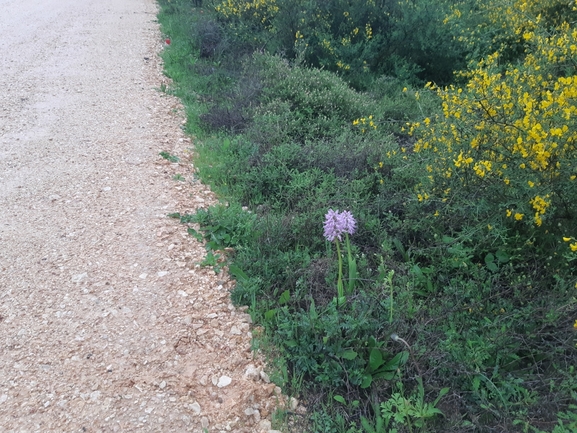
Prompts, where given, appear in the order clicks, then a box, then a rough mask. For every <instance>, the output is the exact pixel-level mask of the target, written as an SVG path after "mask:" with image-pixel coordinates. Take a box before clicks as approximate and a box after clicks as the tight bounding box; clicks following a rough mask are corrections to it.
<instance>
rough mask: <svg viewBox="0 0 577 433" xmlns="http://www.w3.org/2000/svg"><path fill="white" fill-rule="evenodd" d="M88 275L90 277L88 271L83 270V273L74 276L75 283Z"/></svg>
mask: <svg viewBox="0 0 577 433" xmlns="http://www.w3.org/2000/svg"><path fill="white" fill-rule="evenodd" d="M86 277H88V273H86V272H83V273H82V274H77V275H74V276H72V282H73V283H79V282H81V281H82V280H83V279H84V278H86Z"/></svg>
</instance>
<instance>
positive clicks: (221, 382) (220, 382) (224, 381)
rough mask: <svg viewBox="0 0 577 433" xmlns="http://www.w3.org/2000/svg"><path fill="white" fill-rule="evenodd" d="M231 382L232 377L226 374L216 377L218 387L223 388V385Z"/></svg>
mask: <svg viewBox="0 0 577 433" xmlns="http://www.w3.org/2000/svg"><path fill="white" fill-rule="evenodd" d="M231 382H232V379H231V378H230V377H228V376H221V377H220V379H218V383H217V384H216V386H217V387H219V388H224V387H225V386H228V385H230V384H231Z"/></svg>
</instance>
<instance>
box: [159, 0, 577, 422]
mask: <svg viewBox="0 0 577 433" xmlns="http://www.w3.org/2000/svg"><path fill="white" fill-rule="evenodd" d="M159 3H160V5H161V12H160V14H159V19H160V22H161V25H162V29H163V31H164V33H165V34H166V35H167V36H169V37H170V39H171V44H170V45H169V46H167V47H166V50H165V52H164V60H165V68H166V74H167V75H168V76H169V77H171V78H172V79H173V80H174V85H173V87H171V88H170V89H167V91H170V92H173V93H174V94H176V95H177V96H179V97H180V98H181V99H182V100H183V102H184V104H185V106H186V110H187V114H188V123H187V128H188V132H190V133H191V134H194V135H195V136H196V137H197V138H198V139H197V140H196V152H197V157H196V160H195V165H196V167H197V171H198V175H199V177H200V178H201V179H202V181H203V182H205V183H208V184H210V185H211V187H212V188H213V189H214V190H215V191H216V192H217V193H218V194H219V195H220V196H221V197H222V199H223V200H224V201H223V204H222V205H219V206H214V207H212V208H210V209H208V210H203V211H199V212H198V213H197V214H195V215H182V216H181V219H182V221H183V222H186V223H191V222H194V223H198V224H199V225H200V232H196V231H195V230H193V229H192V228H191V229H190V232H191V234H193V235H195V236H198V237H204V238H205V239H206V240H207V250H208V251H207V259H206V260H205V262H204V264H206V265H216V267H215V271H218V270H219V266H221V265H220V264H219V263H220V262H219V260H218V256H219V255H225V254H226V253H225V252H224V251H225V250H226V251H229V253H228V255H227V265H228V268H229V271H230V273H231V274H232V275H233V276H234V278H235V279H236V281H237V284H236V287H235V289H234V291H233V293H232V297H233V300H234V302H236V303H237V304H243V305H248V306H249V307H250V310H249V311H250V312H251V314H252V316H253V318H254V320H255V322H257V323H259V324H260V325H262V329H263V331H262V334H261V335H259V337H258V339H257V340H256V341H255V344H256V345H258V346H259V347H260V348H261V349H262V350H264V351H265V352H266V353H269V354H270V360H269V362H270V366H271V371H272V376H273V378H274V380H275V382H277V383H278V384H279V385H280V386H282V387H283V389H284V391H285V392H286V393H288V394H291V395H295V396H298V397H299V398H300V399H301V400H302V401H304V402H305V404H306V406H307V409H308V413H307V414H306V416H304V415H296V414H291V413H290V412H286V413H282V412H279V413H278V414H277V419H276V421H275V422H276V423H278V424H279V426H280V427H281V428H282V429H285V430H290V429H292V431H299V432H300V431H314V432H351V433H353V432H361V431H366V432H373V431H375V432H417V431H419V432H424V431H435V432H469V431H479V432H504V431H507V432H514V431H519V432H542V431H547V432H549V431H554V432H556V433H561V432H573V431H577V411H576V406H575V405H576V404H577V401H576V398H577V376H576V375H575V366H576V363H577V349H576V347H575V343H576V338H575V329H574V328H575V326H574V324H575V325H576V326H577V321H576V319H577V297H576V294H577V272H576V269H575V263H576V259H577V240H576V239H575V238H576V237H577V219H576V213H577V207H576V204H575V203H577V180H576V176H577V149H576V148H575V146H576V139H577V137H576V135H575V134H576V133H577V132H576V131H577V122H576V120H575V119H576V116H577V109H576V107H577V70H576V68H577V48H576V47H577V30H575V27H574V25H575V24H574V23H575V22H576V18H577V15H576V12H575V10H574V8H573V6H571V5H570V4H569V2H565V1H561V0H532V1H526V2H522V1H507V0H491V1H490V2H483V4H482V5H481V4H479V2H476V1H473V0H463V1H461V2H446V1H444V0H436V1H434V2H431V1H422V0H412V1H409V0H407V1H401V2H389V1H383V0H362V1H358V2H349V1H344V0H337V1H332V2H321V1H314V0H313V1H306V2H304V1H298V0H292V1H289V0H254V1H252V2H250V1H238V0H226V1H222V2H220V1H217V0H213V1H212V2H205V4H204V7H200V6H199V5H196V4H195V3H193V2H191V1H187V0H159ZM467 64H468V65H469V66H468V68H466V65H467ZM455 69H462V70H463V71H464V72H462V73H460V74H457V75H452V71H453V70H455ZM425 82H434V83H436V84H431V83H428V84H427V85H425ZM445 85H446V86H447V87H444V86H445ZM438 86H443V87H438ZM225 202H226V204H224V203H225ZM329 209H333V210H340V211H344V210H347V211H350V212H351V213H352V215H353V216H354V218H355V219H356V230H354V232H352V231H351V233H352V234H351V235H350V238H349V237H347V239H348V240H350V242H348V241H347V242H346V243H345V239H344V238H341V242H339V243H338V244H337V242H336V241H334V242H329V241H328V240H327V239H325V237H324V236H323V223H324V222H325V215H326V214H327V212H328V210H329ZM347 236H349V235H348V234H347ZM337 247H338V249H337ZM230 251H233V253H230ZM339 254H341V257H342V260H339ZM341 280H342V281H343V285H342V286H340V285H339V289H340V290H339V291H337V281H339V282H340V281H341Z"/></svg>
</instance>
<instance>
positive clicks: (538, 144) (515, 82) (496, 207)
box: [410, 0, 577, 231]
mask: <svg viewBox="0 0 577 433" xmlns="http://www.w3.org/2000/svg"><path fill="white" fill-rule="evenodd" d="M552 2H554V0H550V1H549V0H547V1H546V2H541V3H547V4H549V3H552ZM517 3H519V4H521V3H522V5H521V6H522V7H521V6H519V10H523V11H524V13H525V15H526V16H527V15H528V16H529V18H527V20H526V25H525V26H523V25H521V23H520V22H518V23H516V24H514V21H515V20H512V22H510V23H509V22H507V25H509V24H510V25H513V24H514V27H515V31H517V30H518V29H523V31H524V33H523V35H522V36H523V38H524V40H525V42H526V49H525V52H524V53H523V58H522V60H521V61H518V62H514V63H506V62H504V61H503V60H502V56H501V54H500V53H498V52H496V53H494V54H491V55H489V56H487V57H486V58H484V59H483V60H481V61H479V62H478V63H477V64H476V65H475V66H474V67H472V68H471V69H470V70H469V71H468V72H465V73H462V74H461V76H462V78H464V79H466V85H464V86H462V87H458V86H450V87H447V88H439V87H436V86H435V85H433V84H428V85H427V87H428V88H430V89H432V90H433V91H435V92H436V93H437V95H438V97H439V98H440V100H441V103H442V115H439V116H438V117H437V118H436V119H434V121H431V122H420V123H418V124H413V125H411V127H410V129H411V133H414V134H416V136H417V138H418V139H417V142H416V143H415V147H414V150H415V152H417V153H419V154H420V155H422V156H423V157H424V158H426V159H427V164H428V166H430V167H432V168H433V170H432V173H431V174H432V176H429V178H428V179H429V182H428V184H426V185H424V186H423V187H424V188H427V189H428V190H429V193H430V194H431V195H436V196H438V197H439V198H440V199H442V198H443V191H444V190H445V189H446V188H447V187H450V186H454V185H455V183H457V184H458V185H459V187H460V188H461V190H463V188H467V189H468V190H469V191H470V190H471V188H473V189H474V191H475V194H474V195H475V197H476V198H477V199H483V200H484V201H485V202H487V203H490V206H492V207H493V211H494V212H493V215H501V216H503V217H504V218H505V219H508V221H511V223H517V224H529V225H530V226H533V227H541V226H542V225H544V223H545V222H546V221H547V222H549V224H546V226H547V227H545V226H543V227H542V229H544V230H551V231H553V230H557V231H558V230H559V227H561V229H560V230H564V229H563V227H565V226H566V227H569V228H570V226H571V225H570V221H571V220H572V219H573V223H574V221H575V220H574V218H575V214H576V212H577V181H576V180H575V179H576V175H577V70H576V66H577V29H576V28H575V27H574V25H573V24H570V23H568V22H563V23H561V24H560V25H559V26H558V27H557V28H556V29H555V30H554V31H551V30H548V29H546V28H544V27H543V26H539V23H540V18H539V16H537V17H535V16H533V18H530V16H531V11H530V10H529V9H530V6H531V5H533V6H535V4H537V3H539V2H537V1H533V2H516V3H515V4H517ZM523 8H526V9H523ZM503 13H504V14H507V13H509V10H508V9H507V10H505V11H503ZM512 15H513V16H515V17H517V18H515V19H518V16H517V15H516V14H515V13H512ZM501 19H502V20H503V22H506V21H507V20H506V19H505V18H503V17H502V18H501ZM421 195H422V193H421ZM420 199H421V198H420V197H419V200H420Z"/></svg>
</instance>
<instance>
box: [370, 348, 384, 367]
mask: <svg viewBox="0 0 577 433" xmlns="http://www.w3.org/2000/svg"><path fill="white" fill-rule="evenodd" d="M383 362H384V360H383V354H382V353H381V351H380V350H379V349H377V348H374V349H372V350H371V353H370V355H369V367H370V368H371V370H372V371H375V370H377V369H378V368H379V367H380V366H381V365H383Z"/></svg>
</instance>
